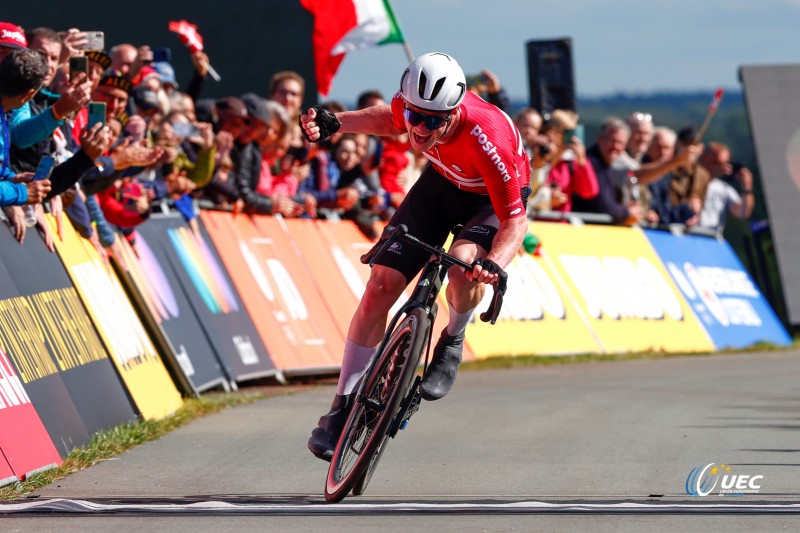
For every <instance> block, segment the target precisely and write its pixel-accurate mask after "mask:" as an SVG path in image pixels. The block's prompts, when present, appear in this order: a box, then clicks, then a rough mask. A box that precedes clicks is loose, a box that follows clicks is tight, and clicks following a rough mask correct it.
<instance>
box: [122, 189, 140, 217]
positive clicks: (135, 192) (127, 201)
mask: <svg viewBox="0 0 800 533" xmlns="http://www.w3.org/2000/svg"><path fill="white" fill-rule="evenodd" d="M121 193H122V205H123V206H124V207H125V209H127V210H128V211H136V202H138V201H139V198H141V197H142V195H143V194H144V187H142V184H141V183H132V182H129V183H123V184H122V190H121Z"/></svg>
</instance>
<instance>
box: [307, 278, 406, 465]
mask: <svg viewBox="0 0 800 533" xmlns="http://www.w3.org/2000/svg"><path fill="white" fill-rule="evenodd" d="M405 286H406V278H405V276H404V275H403V274H401V273H400V272H398V271H397V270H394V269H393V268H389V267H385V266H381V265H375V266H374V267H373V268H372V271H371V272H370V277H369V281H368V282H367V287H366V290H365V291H364V295H363V296H362V298H361V302H360V303H359V304H358V308H357V309H356V312H355V314H354V315H353V319H352V321H351V322H350V329H349V330H348V334H347V342H346V343H345V350H344V355H343V358H342V370H341V372H340V373H339V384H338V386H337V390H336V395H335V396H334V398H333V403H332V404H331V408H330V411H329V412H328V413H327V414H325V415H323V416H322V417H321V418H320V419H319V422H318V424H317V427H316V428H314V431H312V433H311V438H310V439H309V440H308V448H309V450H311V453H313V454H314V455H316V456H317V457H319V458H320V459H324V460H326V461H330V460H331V457H333V450H334V448H335V447H336V442H337V441H338V440H339V435H340V434H341V432H342V428H343V427H344V423H345V422H346V421H347V415H348V414H349V412H350V409H351V407H352V405H353V399H354V396H355V392H356V390H357V389H358V384H359V382H360V380H361V378H362V377H363V376H364V374H365V373H366V371H367V369H368V368H369V365H370V363H371V362H372V358H373V357H374V356H375V352H376V347H377V345H378V344H379V343H380V341H381V338H382V337H383V334H384V330H385V329H386V319H387V315H388V313H389V310H390V309H391V308H392V305H394V303H395V302H396V301H397V298H398V297H399V296H400V293H402V292H403V289H404V288H405Z"/></svg>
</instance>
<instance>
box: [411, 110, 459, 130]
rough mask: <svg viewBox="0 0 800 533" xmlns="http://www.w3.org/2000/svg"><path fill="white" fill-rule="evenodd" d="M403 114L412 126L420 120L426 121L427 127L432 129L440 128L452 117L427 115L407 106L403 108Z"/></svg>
mask: <svg viewBox="0 0 800 533" xmlns="http://www.w3.org/2000/svg"><path fill="white" fill-rule="evenodd" d="M403 116H404V117H406V120H407V121H408V123H409V124H411V125H412V126H416V125H418V124H419V123H420V122H424V123H425V127H426V128H428V129H429V130H430V131H434V130H438V129H439V128H441V127H442V126H444V124H445V122H447V121H448V120H449V119H450V115H447V116H446V117H435V116H433V115H426V114H425V113H420V112H419V111H414V110H411V109H409V108H407V107H406V108H405V109H404V110H403Z"/></svg>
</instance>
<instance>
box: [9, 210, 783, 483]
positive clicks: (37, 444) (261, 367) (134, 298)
mask: <svg viewBox="0 0 800 533" xmlns="http://www.w3.org/2000/svg"><path fill="white" fill-rule="evenodd" d="M49 224H50V227H51V229H52V230H53V231H54V232H55V231H56V229H57V226H56V224H55V220H54V219H52V218H50V219H49ZM529 229H530V231H531V232H532V233H533V234H534V235H536V237H538V239H539V240H540V242H541V245H540V247H539V248H538V249H537V251H536V253H534V254H529V253H524V252H522V251H521V252H520V253H519V254H518V255H517V257H516V258H515V259H514V261H513V262H512V263H511V265H509V267H508V269H507V270H508V273H509V286H508V291H507V293H506V297H505V302H504V306H503V310H502V313H501V315H500V317H499V320H498V322H497V324H495V325H494V326H490V325H488V324H485V323H483V322H480V321H479V320H477V318H476V319H475V320H474V323H473V324H471V325H470V327H469V328H468V329H467V337H466V340H467V342H466V347H465V348H466V349H465V359H471V358H486V357H491V356H498V355H529V354H531V355H559V354H580V353H621V352H631V351H650V350H656V351H664V352H676V353H690V352H708V351H714V350H720V349H726V348H742V347H746V346H749V345H752V344H754V343H758V342H769V343H772V344H776V345H788V344H790V343H791V338H790V337H789V335H788V334H787V332H786V330H785V329H784V328H783V326H782V325H781V323H780V321H779V320H778V318H777V317H776V315H775V313H774V312H773V311H772V309H771V308H770V307H769V305H768V303H767V302H766V300H765V299H764V297H763V295H762V294H761V293H760V291H759V290H758V288H757V286H756V285H755V284H754V283H753V280H752V279H751V278H750V276H749V275H748V273H747V272H746V271H745V270H744V268H743V267H742V264H741V263H740V262H739V260H738V258H737V257H736V256H735V254H734V253H733V251H732V249H731V248H730V246H729V245H728V244H727V243H725V242H724V241H719V240H716V239H713V238H709V237H700V236H680V235H673V234H670V233H666V232H659V231H654V230H641V229H639V228H627V227H614V226H589V225H586V226H573V225H570V224H563V223H552V222H531V223H530V225H529ZM119 240H120V245H119V246H118V247H115V248H114V249H113V250H114V253H113V258H112V259H113V260H112V261H111V264H112V265H113V267H114V268H111V266H110V265H109V263H108V262H107V261H106V260H105V259H103V258H101V256H100V255H99V253H98V252H97V251H96V250H95V249H94V247H93V246H92V245H91V244H90V243H89V242H88V241H86V240H84V239H82V238H80V237H79V236H78V235H77V233H76V232H75V231H74V230H73V229H72V228H71V227H70V226H69V225H66V226H65V227H64V229H63V240H62V239H59V238H57V239H56V243H55V244H56V249H57V252H58V253H57V254H53V253H50V252H49V251H48V250H47V249H46V247H45V246H44V244H43V242H42V239H41V237H40V236H39V235H37V234H36V232H34V231H32V230H31V231H29V235H28V237H27V238H26V240H25V243H24V244H23V245H20V244H19V243H18V242H16V240H15V239H14V238H13V237H12V235H11V233H10V232H0V245H3V246H4V250H8V251H9V252H7V253H4V254H2V255H1V256H0V453H2V456H0V484H4V483H8V482H13V481H15V480H17V479H24V478H25V477H26V476H28V475H30V474H31V473H32V472H36V471H39V470H41V469H44V468H49V467H51V466H53V465H57V464H59V463H60V462H61V461H62V459H63V458H64V457H65V456H66V454H67V453H69V451H70V450H71V449H72V448H74V447H76V446H81V445H83V444H85V443H87V442H88V441H89V440H90V438H91V436H92V435H94V434H95V433H96V432H97V431H99V430H101V429H104V428H109V427H112V426H115V425H118V424H121V423H125V422H128V421H130V420H133V419H135V418H136V417H137V416H140V417H142V418H146V419H157V418H162V417H164V416H168V415H169V414H170V413H172V412H174V411H175V410H176V409H178V408H179V407H180V406H181V403H182V399H181V395H184V396H186V395H196V394H199V393H201V392H204V391H206V390H209V389H212V388H223V389H226V390H230V389H232V388H236V387H237V386H238V384H240V383H243V382H246V381H248V380H253V379H259V378H263V377H273V376H274V377H276V378H278V379H280V378H281V376H282V375H285V376H300V375H314V374H325V373H331V374H332V373H336V372H337V371H338V369H339V366H340V364H341V356H342V355H341V354H342V349H343V346H344V339H345V338H346V335H347V329H348V327H349V323H350V319H351V317H352V315H353V312H354V311H355V309H356V306H357V305H358V302H359V301H360V298H361V296H362V294H363V292H364V290H365V287H366V283H367V280H368V278H369V268H368V267H367V266H365V265H363V264H361V262H360V257H361V255H362V254H364V253H365V252H366V251H367V250H369V248H370V247H371V246H372V245H373V244H374V243H373V242H371V241H370V240H368V239H367V238H365V237H364V236H363V234H361V232H360V231H359V230H358V229H357V228H356V226H355V225H354V224H352V223H351V222H346V221H320V220H315V221H312V220H284V219H282V218H280V217H266V216H244V215H238V216H236V215H234V214H231V213H226V212H216V211H203V212H201V215H200V217H199V219H198V220H195V221H193V222H192V223H191V224H187V223H186V222H185V220H184V219H183V218H182V217H180V216H178V215H153V216H152V218H151V219H150V220H148V221H147V222H145V223H144V224H142V225H141V226H139V227H138V228H137V231H136V232H135V233H134V235H133V245H131V244H130V243H129V242H128V241H127V240H125V239H119ZM12 251H13V253H12ZM412 285H413V284H412ZM409 290H410V289H409ZM491 292H492V291H491V290H487V291H486V297H485V300H484V301H483V302H481V305H480V306H479V308H478V312H481V311H483V310H485V309H486V307H487V306H488V303H489V299H490V297H491ZM443 294H444V291H443V293H442V295H441V296H440V298H441V300H440V302H439V316H438V317H437V322H438V323H437V325H436V326H435V331H434V332H433V334H434V336H435V337H436V336H438V332H439V331H440V330H441V329H442V328H443V327H444V326H445V324H446V323H447V304H446V302H445V300H444V298H443ZM404 298H405V296H401V298H400V299H399V300H398V303H399V302H401V301H402V300H403V299H404Z"/></svg>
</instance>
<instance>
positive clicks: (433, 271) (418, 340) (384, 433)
mask: <svg viewBox="0 0 800 533" xmlns="http://www.w3.org/2000/svg"><path fill="white" fill-rule="evenodd" d="M399 241H403V242H406V243H410V244H412V245H415V246H419V247H421V248H422V249H423V250H425V251H427V252H429V253H430V254H431V258H430V260H429V261H428V262H427V263H426V264H425V267H424V268H423V270H422V275H421V276H420V278H419V281H418V282H417V285H416V287H415V288H414V291H413V293H412V295H411V297H410V298H409V299H408V301H407V302H406V303H405V304H404V305H403V306H402V307H401V308H400V310H399V311H397V313H396V314H395V315H394V317H393V318H392V320H391V322H390V323H389V326H388V327H387V329H386V334H385V335H384V337H383V340H382V341H381V343H380V345H379V346H378V351H377V354H376V355H375V358H374V360H373V362H372V365H371V366H370V367H369V369H368V370H367V372H366V374H365V375H364V378H363V379H362V380H361V385H360V387H359V390H358V392H357V393H356V400H355V402H354V404H353V407H352V409H351V411H350V415H349V417H348V419H347V422H346V423H345V425H344V429H343V430H342V434H341V436H340V437H339V442H338V444H337V445H336V450H335V451H334V452H333V458H332V460H331V466H330V468H329V469H328V478H327V481H326V483H325V500H327V501H328V502H332V503H333V502H339V501H341V500H342V499H343V498H344V497H345V496H347V494H348V493H349V492H350V491H351V490H352V491H353V495H354V496H359V495H361V494H363V493H364V491H365V490H366V488H367V484H369V481H370V479H371V478H372V474H373V472H374V471H375V467H376V466H377V465H378V461H380V458H381V456H382V455H383V452H384V451H385V450H386V446H387V445H388V443H389V440H390V439H392V438H394V437H395V436H396V435H397V432H398V431H399V430H401V429H403V428H405V426H406V424H408V420H409V419H410V418H411V415H413V414H414V413H415V412H416V411H417V410H418V409H419V406H420V400H421V398H420V393H419V386H420V383H421V382H422V374H424V370H425V369H427V366H428V360H429V355H430V353H429V352H430V343H431V335H432V331H431V330H432V329H433V328H432V326H433V322H434V320H435V318H436V312H437V303H436V296H437V295H438V294H439V291H440V290H441V288H442V283H443V282H444V279H445V277H446V276H447V270H448V269H449V268H450V267H451V266H455V265H458V266H460V267H462V268H464V269H467V270H472V265H470V264H468V263H466V262H464V261H461V260H460V259H457V258H455V257H453V256H452V255H450V254H448V253H447V252H445V251H444V249H443V248H441V247H434V246H431V245H429V244H427V243H424V242H422V241H420V240H419V239H417V238H416V237H414V236H413V235H410V234H409V233H408V228H407V227H406V226H404V225H399V226H397V227H396V228H395V227H391V226H387V227H386V229H385V230H384V232H383V235H382V236H381V240H380V241H379V242H378V243H376V245H375V246H373V247H372V249H371V250H370V251H369V252H367V253H366V254H365V255H364V256H362V257H361V262H362V263H364V264H367V263H369V265H370V267H371V266H373V265H374V260H375V257H377V256H378V255H380V254H381V253H382V252H383V251H384V250H387V249H388V248H389V247H391V246H392V245H393V244H394V243H396V242H399ZM506 279H507V275H506V273H505V272H503V271H501V272H500V281H499V282H498V283H497V285H496V286H494V296H493V298H492V303H491V305H490V306H489V308H488V309H487V310H486V312H484V313H482V314H481V320H483V321H484V322H491V323H492V324H494V323H495V321H496V320H497V316H498V315H499V313H500V308H501V307H502V305H503V294H504V293H505V290H506ZM423 354H424V355H425V359H424V360H425V364H424V368H423V370H422V371H421V372H420V369H419V366H420V361H422V358H423Z"/></svg>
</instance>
